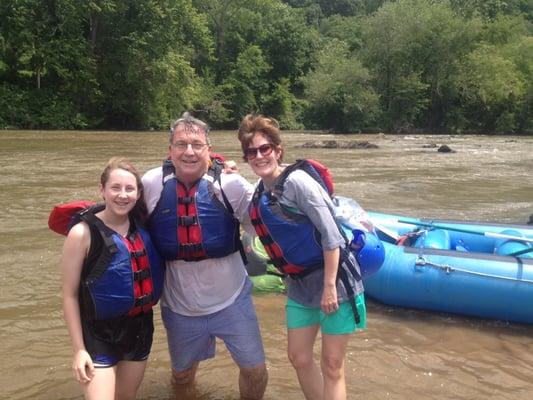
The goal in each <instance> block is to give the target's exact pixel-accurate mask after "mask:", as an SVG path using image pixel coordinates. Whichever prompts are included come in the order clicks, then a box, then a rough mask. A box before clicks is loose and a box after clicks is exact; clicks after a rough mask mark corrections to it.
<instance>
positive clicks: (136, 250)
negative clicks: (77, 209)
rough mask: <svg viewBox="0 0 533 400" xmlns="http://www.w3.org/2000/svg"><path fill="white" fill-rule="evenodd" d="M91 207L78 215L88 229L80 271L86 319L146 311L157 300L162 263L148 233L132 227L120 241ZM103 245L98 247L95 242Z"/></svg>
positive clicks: (96, 207) (121, 315)
mask: <svg viewBox="0 0 533 400" xmlns="http://www.w3.org/2000/svg"><path fill="white" fill-rule="evenodd" d="M98 208H100V210H101V209H102V206H95V207H91V208H89V209H87V210H84V211H82V212H81V213H79V214H78V216H77V218H78V220H81V221H84V222H86V223H87V224H88V225H89V228H90V230H91V248H90V250H89V254H88V256H87V258H86V261H85V264H84V266H83V270H82V277H81V281H80V305H81V307H82V310H83V312H84V314H85V315H87V316H88V317H89V318H90V319H95V320H102V319H109V318H117V317H123V316H126V315H129V316H134V315H137V314H140V313H142V312H148V311H149V310H150V309H151V308H152V307H153V306H154V305H155V304H156V303H157V301H158V300H159V298H160V297H161V292H162V290H163V280H164V262H163V260H162V259H161V257H160V256H159V254H158V252H157V250H156V249H155V247H154V246H153V244H152V241H151V239H150V236H149V235H148V233H147V232H146V231H145V230H144V229H141V228H139V227H137V226H136V225H135V222H134V221H133V220H132V221H131V224H132V229H130V233H129V234H128V237H126V238H124V237H122V236H121V235H119V234H118V233H117V232H115V231H113V230H112V229H110V228H109V227H107V226H106V225H105V224H104V223H103V222H102V220H100V219H99V218H98V217H96V216H95V212H97V211H98ZM100 239H101V242H103V247H102V246H98V243H96V242H97V240H100Z"/></svg>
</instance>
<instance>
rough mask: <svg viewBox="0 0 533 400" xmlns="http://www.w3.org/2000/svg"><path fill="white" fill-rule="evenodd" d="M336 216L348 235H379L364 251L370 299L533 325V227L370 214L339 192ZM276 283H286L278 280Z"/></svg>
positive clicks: (260, 255) (256, 248)
mask: <svg viewBox="0 0 533 400" xmlns="http://www.w3.org/2000/svg"><path fill="white" fill-rule="evenodd" d="M336 217H337V220H338V221H339V223H340V225H341V226H342V228H343V230H344V231H345V233H346V235H347V236H348V238H349V239H353V238H354V232H355V233H356V234H357V232H361V231H363V232H367V233H377V238H378V239H377V240H378V242H379V244H376V238H375V237H374V235H372V234H370V235H367V237H366V242H367V243H366V246H363V248H362V250H361V251H360V253H359V255H358V259H359V261H360V264H361V267H362V269H363V270H364V268H365V265H363V264H367V265H371V266H373V268H372V269H371V270H370V272H369V273H364V274H363V280H364V286H365V294H366V295H367V296H368V297H371V298H373V299H375V300H377V301H380V302H382V303H385V304H389V305H393V306H400V307H408V308H417V309H423V310H431V311H441V312H449V313H456V314H462V315H468V316H475V317H480V318H489V319H497V320H505V321H513V322H520V323H527V324H531V323H533V226H531V225H512V224H497V223H481V222H465V221H449V220H424V219H416V218H406V217H402V216H399V215H392V214H384V213H378V212H368V213H366V212H365V211H364V210H363V209H362V208H361V207H360V206H359V205H358V204H357V203H356V202H355V201H354V200H352V199H349V198H345V197H340V196H339V197H338V203H337V208H336ZM249 243H250V242H248V244H249ZM248 249H251V251H250V253H251V255H252V256H253V260H254V262H255V263H258V264H259V265H261V267H260V268H262V269H263V270H265V268H266V264H267V262H268V259H267V256H266V254H265V253H264V249H262V247H261V244H260V243H259V242H258V241H257V240H256V241H255V242H254V245H253V246H250V247H248ZM383 250H384V254H383ZM363 272H364V271H363ZM262 273H264V272H260V274H262ZM260 276H261V275H260ZM275 278H277V279H280V278H279V277H275ZM270 279H274V277H271V278H270ZM274 286H275V287H276V289H278V290H279V289H280V288H282V285H281V283H280V282H277V285H274ZM258 289H261V288H258ZM266 289H267V290H264V291H270V290H269V288H268V287H267V288H266Z"/></svg>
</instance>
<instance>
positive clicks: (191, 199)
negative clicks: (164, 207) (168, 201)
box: [178, 196, 194, 204]
mask: <svg viewBox="0 0 533 400" xmlns="http://www.w3.org/2000/svg"><path fill="white" fill-rule="evenodd" d="M178 203H179V204H192V203H194V197H192V196H183V197H178Z"/></svg>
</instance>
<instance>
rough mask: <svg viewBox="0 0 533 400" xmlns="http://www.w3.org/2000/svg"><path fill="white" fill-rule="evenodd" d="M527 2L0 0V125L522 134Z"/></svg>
mask: <svg viewBox="0 0 533 400" xmlns="http://www.w3.org/2000/svg"><path fill="white" fill-rule="evenodd" d="M532 33H533V3H532V2H531V1H528V0H505V1H504V0H440V1H439V0H397V1H386V0H286V1H280V0H2V2H0V128H26V129H32V128H44V129H84V128H93V129H94V128H97V129H152V128H153V129H161V128H166V127H168V125H169V122H170V121H171V120H172V119H173V118H175V117H176V116H177V115H179V113H181V112H182V111H183V110H195V113H196V114H197V115H198V116H200V117H202V118H204V119H206V120H208V121H209V122H210V124H211V125H212V126H213V127H215V128H230V129H234V128H235V127H236V126H237V124H238V121H239V120H240V118H241V117H242V116H243V115H245V114H246V113H249V112H261V113H264V114H267V115H271V116H274V117H276V118H278V119H279V121H280V122H281V124H282V126H283V127H284V128H289V129H303V128H305V129H327V130H332V131H339V132H357V131H369V130H383V131H396V132H397V131H403V130H412V129H419V128H420V129H427V130H431V131H442V132H456V133H460V132H504V133H507V132H510V133H523V132H532V131H533V35H532Z"/></svg>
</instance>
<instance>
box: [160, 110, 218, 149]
mask: <svg viewBox="0 0 533 400" xmlns="http://www.w3.org/2000/svg"><path fill="white" fill-rule="evenodd" d="M179 125H183V127H184V129H185V131H190V132H196V131H197V130H200V131H203V132H204V133H205V139H206V140H207V144H209V135H208V134H209V130H210V128H209V125H207V124H206V123H205V122H204V121H202V120H199V119H198V118H194V117H193V116H192V115H191V114H190V113H189V112H188V111H185V112H184V113H183V114H182V115H181V117H180V118H178V119H177V120H176V121H174V123H173V124H172V125H171V126H170V132H169V135H168V141H169V143H172V140H173V139H174V130H175V129H176V127H178V126H179Z"/></svg>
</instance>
